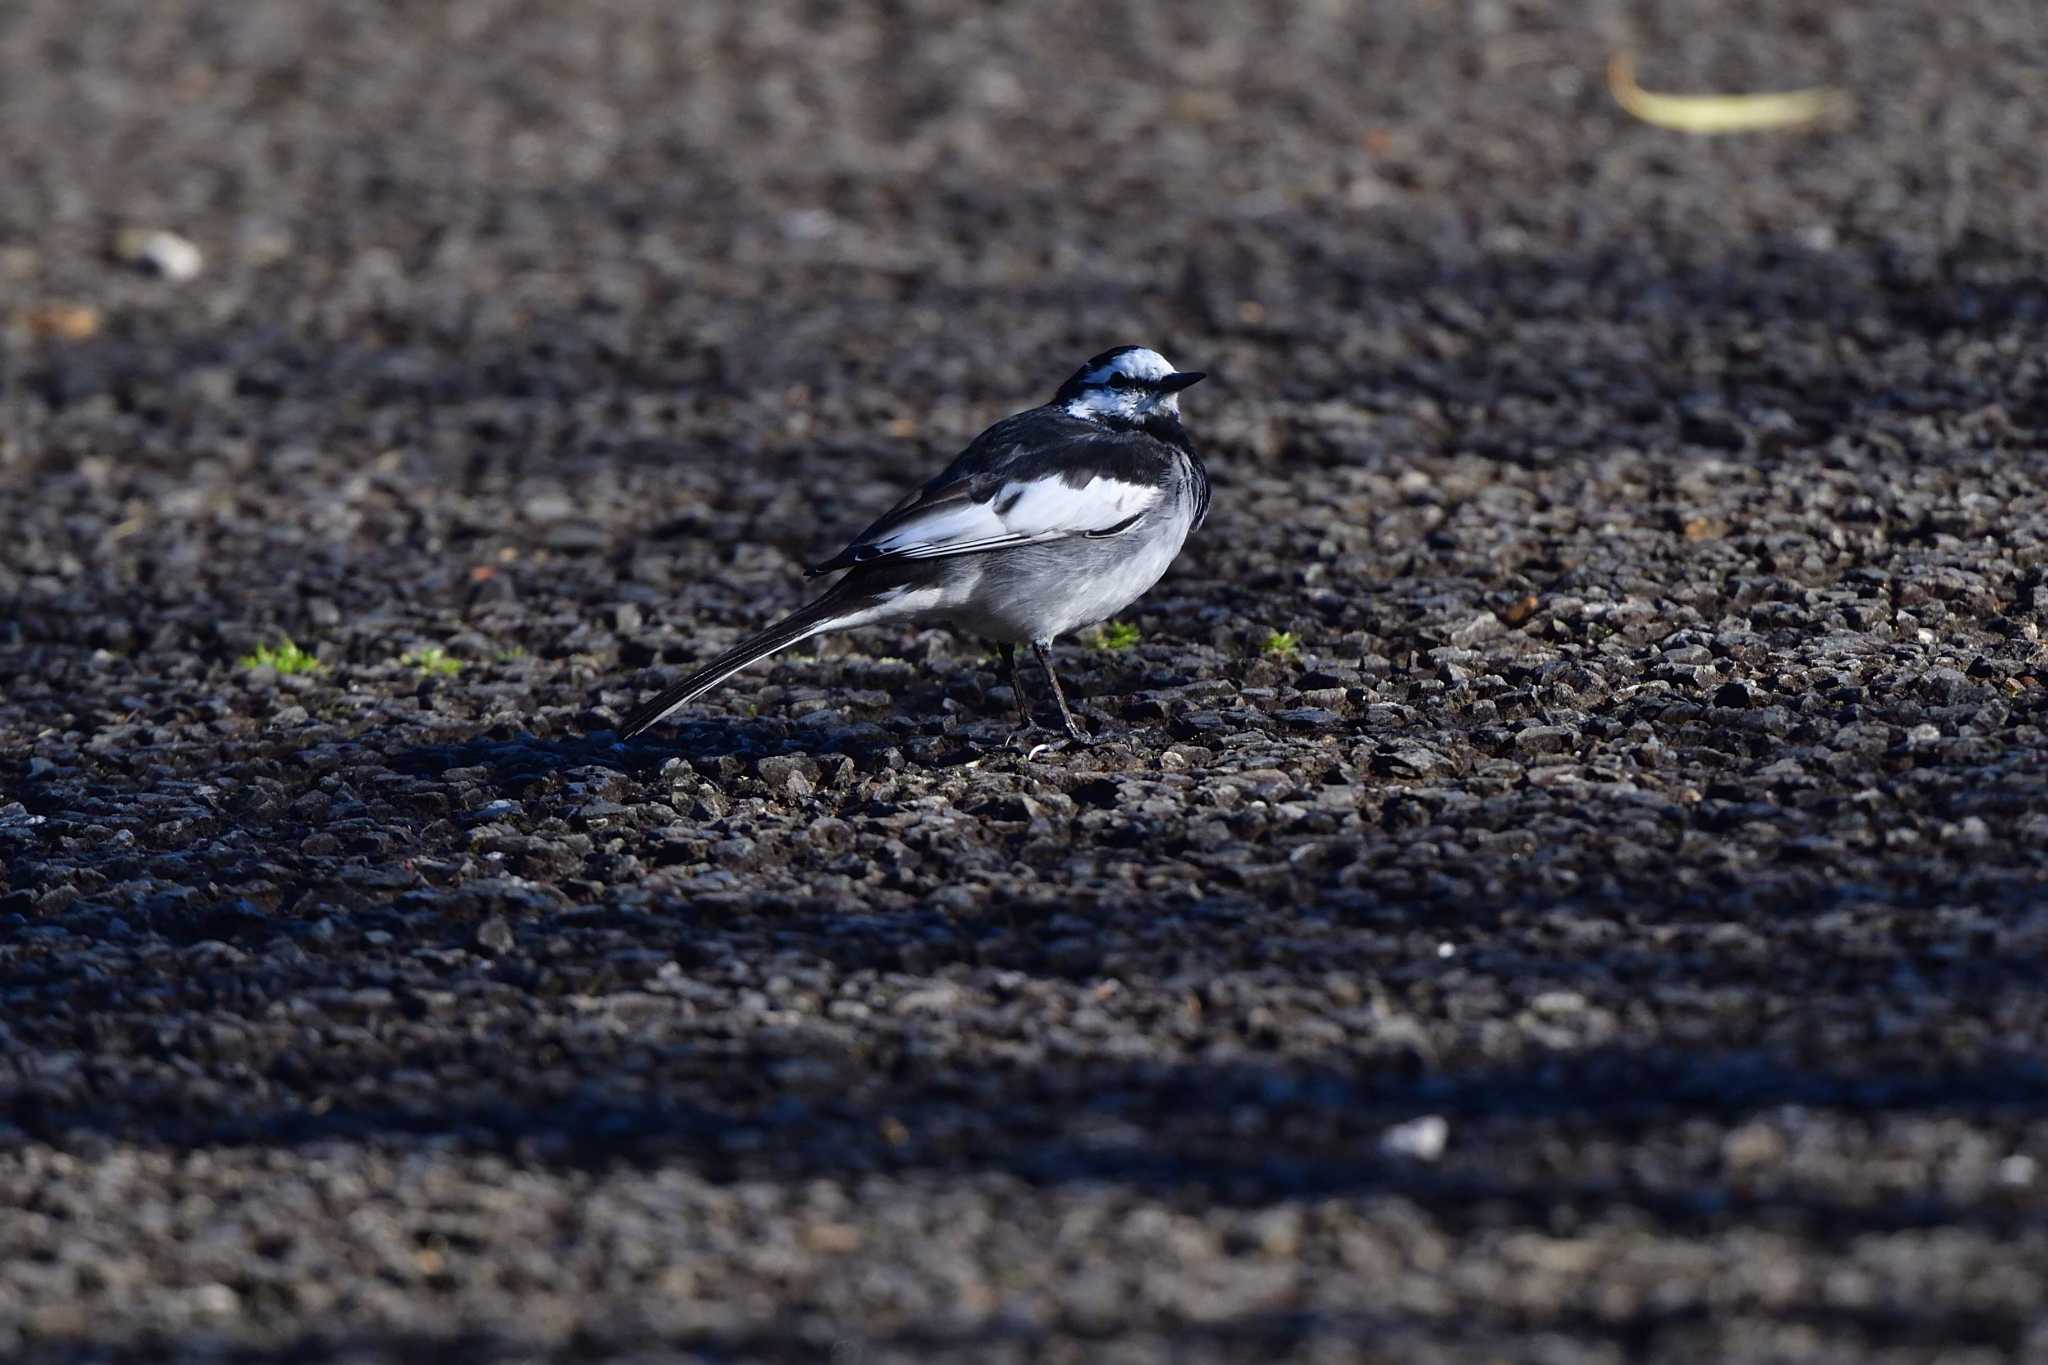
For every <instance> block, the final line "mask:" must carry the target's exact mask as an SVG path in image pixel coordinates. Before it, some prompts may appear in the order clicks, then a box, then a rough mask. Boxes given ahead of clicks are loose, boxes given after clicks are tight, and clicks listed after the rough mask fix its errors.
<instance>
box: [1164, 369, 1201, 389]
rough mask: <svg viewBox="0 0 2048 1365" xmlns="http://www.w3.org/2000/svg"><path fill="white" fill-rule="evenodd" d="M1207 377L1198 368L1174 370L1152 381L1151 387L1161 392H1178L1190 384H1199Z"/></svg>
mask: <svg viewBox="0 0 2048 1365" xmlns="http://www.w3.org/2000/svg"><path fill="white" fill-rule="evenodd" d="M1208 377H1209V376H1208V375H1206V374H1204V373H1202V371H1200V370H1176V371H1175V372H1174V373H1172V374H1170V375H1168V376H1166V378H1164V379H1160V380H1156V381H1154V383H1153V387H1154V388H1156V389H1158V390H1159V391H1160V392H1161V393H1179V392H1180V391H1181V390H1182V389H1184V388H1186V387H1188V386H1189V385H1190V384H1199V383H1201V382H1202V381H1203V380H1204V379H1207V378H1208Z"/></svg>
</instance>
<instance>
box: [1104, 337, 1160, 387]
mask: <svg viewBox="0 0 2048 1365" xmlns="http://www.w3.org/2000/svg"><path fill="white" fill-rule="evenodd" d="M1172 373H1173V366H1172V365H1170V364H1168V363H1167V360H1166V357H1165V356H1163V355H1161V354H1159V352H1157V351H1148V350H1146V349H1145V348H1144V347H1142V346H1141V347H1139V348H1138V349H1137V350H1135V351H1125V352H1124V353H1123V354H1122V355H1120V356H1117V357H1116V358H1115V359H1113V360H1111V361H1110V362H1109V363H1108V364H1106V365H1097V366H1096V367H1095V368H1094V369H1092V370H1090V371H1088V378H1087V380H1086V382H1087V383H1090V384H1100V383H1102V382H1103V381H1105V380H1107V379H1108V378H1109V377H1110V376H1111V375H1113V374H1120V375H1123V376H1125V377H1126V378H1130V379H1164V378H1166V376H1168V375H1170V374H1172Z"/></svg>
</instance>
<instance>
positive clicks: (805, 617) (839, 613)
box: [619, 589, 853, 739]
mask: <svg viewBox="0 0 2048 1365" xmlns="http://www.w3.org/2000/svg"><path fill="white" fill-rule="evenodd" d="M852 610H853V608H852V607H851V606H850V605H849V604H848V602H847V601H846V600H845V595H844V594H842V593H840V592H839V591H837V590H836V589H835V590H834V591H832V592H828V593H826V594H825V595H824V596H823V597H821V598H819V599H818V600H817V601H815V602H812V603H809V604H807V605H805V606H801V607H798V608H797V609H796V610H795V611H793V612H791V613H790V614H789V615H787V616H785V617H783V618H782V619H781V620H780V621H777V622H776V623H775V624H774V625H772V626H770V627H768V628H767V629H766V630H764V631H761V632H760V633H759V634H757V635H750V636H748V637H747V638H746V639H744V640H742V641H740V642H739V643H738V644H736V645H734V646H733V647H732V648H731V649H728V650H727V651H725V653H723V654H721V655H719V656H718V657H717V658H715V659H713V660H712V661H711V662H709V663H707V664H705V665H704V666H703V667H702V668H700V669H698V670H697V671H696V672H694V673H692V674H690V676H689V677H687V678H684V679H683V680H682V681H681V682H678V683H676V684H675V685H673V686H671V687H666V688H663V689H662V691H661V692H660V694H659V695H657V696H655V697H653V698H652V699H650V700H649V701H647V702H645V703H643V704H642V705H640V706H637V707H635V708H634V709H633V712H632V714H631V715H629V716H627V717H626V718H625V720H624V721H622V722H620V724H619V738H620V739H631V738H633V736H635V735H637V734H639V733H640V732H641V731H643V730H646V729H648V728H650V727H652V726H655V725H659V724H660V723H661V722H662V721H664V720H666V719H668V717H669V716H670V715H671V714H673V713H674V712H676V711H678V710H680V709H681V708H682V707H684V706H687V705H689V704H690V703H691V702H692V701H695V700H696V699H697V698H698V697H700V696H702V695H703V694H704V693H706V692H709V691H710V690H711V689H712V688H714V687H716V686H718V685H719V684H720V683H722V682H724V681H725V680H726V679H727V678H730V677H731V676H732V675H733V674H735V673H737V672H739V671H740V670H741V669H743V668H745V667H746V666H747V665H748V664H751V663H754V662H755V661H757V660H760V659H765V658H767V657H768V656H769V655H770V654H773V653H775V652H776V651H777V650H779V649H787V648H789V647H790V646H791V645H793V644H795V643H797V642H798V641H799V640H807V639H809V638H810V637H811V636H813V635H819V634H822V633H824V632H825V631H828V630H830V629H832V627H833V623H834V622H836V621H838V620H839V619H840V618H841V617H844V616H847V615H849V614H851V611H852Z"/></svg>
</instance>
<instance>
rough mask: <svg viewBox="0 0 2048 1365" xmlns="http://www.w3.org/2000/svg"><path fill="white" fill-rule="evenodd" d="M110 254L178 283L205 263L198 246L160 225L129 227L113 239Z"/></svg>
mask: <svg viewBox="0 0 2048 1365" xmlns="http://www.w3.org/2000/svg"><path fill="white" fill-rule="evenodd" d="M114 254H115V255H116V256H119V257H120V258H121V259H122V260H123V261H125V262H127V263H128V264H129V265H132V266H136V267H139V268H141V269H144V270H152V271H155V272H156V273H157V274H159V275H161V276H163V277H164V278H165V279H167V280H172V281H176V282H180V283H182V282H183V281H185V280H189V279H192V278H194V277H196V276H197V275H198V274H199V272H200V271H201V270H203V269H204V268H205V267H206V257H205V256H204V255H203V254H202V253H201V252H200V250H199V248H198V247H196V246H194V245H193V244H192V243H191V242H190V241H188V240H187V239H185V238H183V237H180V236H179V235H178V234H177V233H175V232H167V231H165V230H164V229H163V228H129V229H128V230H127V231H125V232H123V233H122V234H121V235H120V236H119V237H117V238H115V239H114Z"/></svg>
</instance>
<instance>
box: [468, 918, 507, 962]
mask: <svg viewBox="0 0 2048 1365" xmlns="http://www.w3.org/2000/svg"><path fill="white" fill-rule="evenodd" d="M476 941H477V946H478V947H480V948H482V949H484V950H485V951H486V952H489V953H492V954H494V955H496V956H498V957H503V956H504V955H505V954H506V953H509V952H511V951H512V944H513V938H512V926H511V925H510V924H509V923H507V922H506V920H505V917H504V916H503V915H492V916H491V917H490V918H489V919H486V920H485V921H484V922H483V923H482V924H479V925H478V926H477V927H476Z"/></svg>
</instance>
